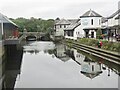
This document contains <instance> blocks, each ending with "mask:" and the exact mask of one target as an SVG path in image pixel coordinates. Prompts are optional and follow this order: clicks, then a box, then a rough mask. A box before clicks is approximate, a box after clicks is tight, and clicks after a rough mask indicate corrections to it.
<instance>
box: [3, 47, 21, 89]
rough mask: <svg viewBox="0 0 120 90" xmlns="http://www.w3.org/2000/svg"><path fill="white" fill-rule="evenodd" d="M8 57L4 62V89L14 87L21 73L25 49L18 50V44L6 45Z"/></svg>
mask: <svg viewBox="0 0 120 90" xmlns="http://www.w3.org/2000/svg"><path fill="white" fill-rule="evenodd" d="M5 49H6V57H5V60H4V62H3V65H2V66H3V74H4V79H3V82H2V87H3V90H6V89H13V88H14V85H15V82H16V78H17V77H18V76H19V75H20V73H21V63H22V57H23V50H18V49H17V48H16V46H14V45H12V46H5Z"/></svg>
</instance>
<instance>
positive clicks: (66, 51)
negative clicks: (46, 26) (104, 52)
mask: <svg viewBox="0 0 120 90" xmlns="http://www.w3.org/2000/svg"><path fill="white" fill-rule="evenodd" d="M6 49H7V58H6V62H5V65H3V66H5V70H4V80H3V87H4V89H5V88H14V87H15V88H25V87H27V88H45V87H49V88H50V87H51V88H53V87H56V88H60V87H61V88H62V87H63V88H64V87H74V88H75V87H79V88H95V87H96V88H99V87H103V88H105V87H107V88H109V87H113V88H115V87H118V85H117V83H118V81H117V80H118V75H120V68H119V65H116V64H114V63H111V62H108V61H106V60H103V59H100V58H96V57H92V56H91V55H87V54H85V53H83V52H78V51H77V50H75V49H72V48H69V47H67V46H65V45H63V44H60V43H57V44H54V43H53V42H37V41H35V42H28V43H27V44H26V45H25V46H23V50H15V48H14V46H12V47H11V46H10V47H6ZM109 77H110V78H109ZM33 78H34V79H33ZM91 79H92V81H91ZM18 80H19V81H18ZM86 85H87V86H86ZM112 85H113V86H112Z"/></svg>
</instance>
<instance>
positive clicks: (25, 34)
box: [20, 32, 46, 39]
mask: <svg viewBox="0 0 120 90" xmlns="http://www.w3.org/2000/svg"><path fill="white" fill-rule="evenodd" d="M20 34H22V35H23V37H24V38H25V39H26V38H28V37H34V38H36V39H40V38H41V37H43V36H45V34H46V33H43V32H20Z"/></svg>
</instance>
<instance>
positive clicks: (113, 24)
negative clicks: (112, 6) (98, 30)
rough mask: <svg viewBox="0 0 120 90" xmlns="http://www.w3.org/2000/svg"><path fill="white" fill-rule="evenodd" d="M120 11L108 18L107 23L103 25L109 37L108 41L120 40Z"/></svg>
mask: <svg viewBox="0 0 120 90" xmlns="http://www.w3.org/2000/svg"><path fill="white" fill-rule="evenodd" d="M119 19H120V9H119V10H117V11H116V12H115V13H113V14H112V15H111V16H109V17H107V18H106V20H105V22H104V23H102V24H103V25H102V27H104V29H105V30H104V31H105V32H106V33H105V34H107V35H108V39H114V40H115V39H119V38H120V36H119V35H120V30H119V29H120V26H119V25H120V20H119Z"/></svg>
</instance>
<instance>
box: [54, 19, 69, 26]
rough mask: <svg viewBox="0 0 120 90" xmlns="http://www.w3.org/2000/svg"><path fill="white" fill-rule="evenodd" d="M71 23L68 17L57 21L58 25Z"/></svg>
mask: <svg viewBox="0 0 120 90" xmlns="http://www.w3.org/2000/svg"><path fill="white" fill-rule="evenodd" d="M69 24H71V23H70V21H68V20H66V19H61V20H60V21H58V22H57V23H56V25H69Z"/></svg>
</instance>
